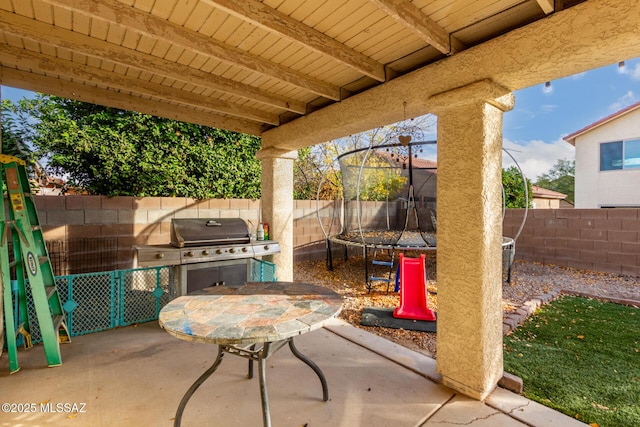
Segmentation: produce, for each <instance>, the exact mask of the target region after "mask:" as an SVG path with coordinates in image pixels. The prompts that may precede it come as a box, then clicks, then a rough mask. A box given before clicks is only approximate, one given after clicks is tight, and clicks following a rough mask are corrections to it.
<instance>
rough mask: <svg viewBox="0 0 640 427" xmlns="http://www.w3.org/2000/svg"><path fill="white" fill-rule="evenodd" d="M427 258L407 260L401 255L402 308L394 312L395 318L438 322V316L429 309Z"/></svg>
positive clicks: (422, 256) (423, 256)
mask: <svg viewBox="0 0 640 427" xmlns="http://www.w3.org/2000/svg"><path fill="white" fill-rule="evenodd" d="M425 258H426V257H425V255H424V254H422V255H420V258H405V257H404V254H400V307H397V308H396V309H395V310H394V311H393V317H398V318H401V319H413V320H429V321H433V320H436V315H435V314H434V313H433V311H431V310H429V309H428V308H427V293H426V292H427V291H426V289H427V275H426V274H427V273H426V271H427V270H426V269H425Z"/></svg>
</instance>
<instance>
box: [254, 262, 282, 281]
mask: <svg viewBox="0 0 640 427" xmlns="http://www.w3.org/2000/svg"><path fill="white" fill-rule="evenodd" d="M250 268H251V281H252V282H276V281H277V280H278V279H277V278H276V265H275V264H274V263H272V262H269V261H263V260H261V259H256V258H251V260H250Z"/></svg>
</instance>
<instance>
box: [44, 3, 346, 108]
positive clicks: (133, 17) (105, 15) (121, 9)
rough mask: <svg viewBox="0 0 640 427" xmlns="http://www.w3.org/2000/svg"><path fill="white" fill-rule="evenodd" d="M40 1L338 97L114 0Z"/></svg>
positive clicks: (327, 87) (314, 82)
mask: <svg viewBox="0 0 640 427" xmlns="http://www.w3.org/2000/svg"><path fill="white" fill-rule="evenodd" d="M41 2H42V3H46V4H50V5H54V6H58V7H61V8H63V9H66V10H71V11H73V12H74V13H81V14H84V15H87V16H89V17H91V18H93V19H100V20H103V21H105V22H109V23H111V24H113V25H116V26H118V27H125V28H127V29H128V30H130V31H135V32H137V33H140V34H144V35H146V36H148V37H151V38H154V39H160V40H164V41H166V42H167V43H169V44H171V45H172V46H177V47H181V48H184V49H187V50H189V51H191V52H198V53H200V54H202V55H206V56H210V57H213V58H216V59H218V60H219V61H222V62H224V63H227V64H229V65H232V66H237V67H241V68H244V69H246V70H250V71H254V72H256V73H260V74H263V75H266V76H269V77H271V78H274V79H277V80H280V81H283V82H287V83H289V84H292V85H294V86H297V87H299V88H303V89H305V90H307V91H309V92H312V93H315V94H316V95H320V96H323V97H325V98H328V99H331V100H334V101H339V100H340V88H338V87H336V86H334V85H332V84H329V83H326V82H323V81H321V80H318V79H315V78H312V77H309V76H307V75H304V74H302V73H300V72H297V71H294V70H291V69H290V68H287V67H284V66H282V65H280V64H276V63H273V62H270V61H268V60H265V59H263V58H260V57H259V56H257V55H253V54H250V53H247V52H245V51H243V50H240V49H238V48H235V47H232V46H229V45H226V44H224V43H222V42H220V41H218V40H216V39H214V38H212V37H208V36H205V35H203V34H200V33H197V32H195V31H191V30H189V29H187V28H185V27H182V26H180V25H177V24H174V23H171V22H168V21H167V20H164V19H160V18H158V17H156V16H153V15H151V14H149V13H146V12H144V11H142V10H140V9H136V8H134V7H131V6H127V5H126V4H124V3H121V2H119V1H117V0H100V1H95V0H41Z"/></svg>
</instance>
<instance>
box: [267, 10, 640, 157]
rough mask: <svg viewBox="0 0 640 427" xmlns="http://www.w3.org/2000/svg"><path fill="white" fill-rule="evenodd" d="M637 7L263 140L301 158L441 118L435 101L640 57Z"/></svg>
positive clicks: (548, 31) (493, 50)
mask: <svg viewBox="0 0 640 427" xmlns="http://www.w3.org/2000/svg"><path fill="white" fill-rule="evenodd" d="M638 16H640V2H638V1H636V0H617V1H608V0H589V1H586V2H584V3H580V4H578V5H576V6H573V7H571V8H569V9H566V10H564V11H562V12H556V13H555V14H553V15H551V16H549V17H548V18H546V19H543V20H540V21H536V22H534V23H532V24H529V25H527V26H525V27H522V28H519V29H516V30H514V31H512V32H510V33H507V34H505V35H503V36H501V37H498V38H495V39H493V40H490V41H488V42H486V43H483V44H481V45H478V46H474V47H473V48H470V49H467V50H465V51H462V52H460V53H458V54H456V55H452V56H451V57H449V58H445V59H443V60H441V61H439V62H436V63H434V64H431V65H428V66H426V67H423V68H421V69H419V70H416V71H414V72H412V73H409V74H407V75H404V76H401V77H398V78H397V79H394V80H391V81H389V82H387V83H384V84H381V85H380V86H377V87H375V88H372V89H370V90H368V91H366V92H363V93H360V94H357V95H354V96H352V97H350V98H347V99H345V100H343V101H342V102H340V103H337V104H333V105H330V106H328V107H326V108H323V109H322V110H318V111H316V112H313V113H311V114H309V115H306V116H303V117H301V118H299V119H296V120H294V121H292V122H289V123H286V124H284V125H281V126H279V127H278V128H275V129H271V130H268V131H266V132H265V133H263V139H262V142H263V146H264V147H270V146H275V147H279V148H282V149H287V150H293V149H298V148H301V147H305V146H310V145H314V144H318V143H321V142H325V141H329V140H332V139H336V138H340V137H343V136H346V135H351V134H354V133H358V132H362V131H365V130H368V129H372V128H375V127H379V126H382V125H386V124H390V123H394V122H398V121H400V120H402V119H403V118H405V112H404V109H403V103H404V102H406V103H407V104H406V117H417V116H420V115H424V114H427V113H432V112H434V108H433V105H432V104H431V102H430V97H431V96H432V95H434V94H437V93H441V92H446V91H448V90H452V89H455V88H458V87H462V86H466V85H468V84H471V83H473V82H476V81H479V80H483V79H489V80H491V81H493V82H494V83H497V84H498V85H501V86H503V87H504V88H506V89H508V90H511V91H516V90H518V89H523V88H526V87H529V86H532V85H536V84H540V83H542V82H545V81H550V80H555V79H559V78H562V77H566V76H570V75H572V74H576V73H579V72H583V71H587V70H590V69H593V68H597V67H602V66H605V65H608V64H612V63H615V62H618V61H619V60H620V59H624V58H634V57H638V56H640V43H639V42H638V40H639V39H640V31H639V30H638V20H637V17H638Z"/></svg>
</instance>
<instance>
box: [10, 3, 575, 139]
mask: <svg viewBox="0 0 640 427" xmlns="http://www.w3.org/2000/svg"><path fill="white" fill-rule="evenodd" d="M581 2H582V0H564V1H558V0H555V1H554V0H263V1H258V0H242V1H240V0H99V1H94V0H0V82H1V83H2V84H4V85H8V86H14V87H18V88H23V89H28V90H34V91H39V92H43V93H48V94H53V95H59V96H64V97H68V98H73V99H78V100H81V101H87V102H92V103H96V104H102V105H106V106H111V107H116V108H121V109H129V110H136V111H139V112H143V113H148V114H154V115H158V116H162V117H168V118H173V119H177V120H183V121H189V122H196V123H200V124H203V125H208V126H213V127H219V128H224V129H230V130H235V131H239V132H245V133H249V134H254V135H261V134H263V133H264V132H265V131H268V130H270V129H273V128H277V127H279V126H282V125H283V124H286V123H288V122H292V121H295V120H297V119H299V118H301V117H303V116H305V115H309V114H310V113H312V112H314V111H318V110H321V109H324V108H326V107H328V106H331V105H334V104H336V103H341V102H342V101H344V100H345V99H347V98H349V97H352V96H354V95H356V94H358V93H361V92H365V91H368V90H370V89H372V88H374V87H376V86H380V85H383V84H385V83H386V82H389V81H391V80H394V79H397V78H398V77H401V76H403V75H405V74H408V73H411V72H412V71H415V70H417V69H420V68H422V67H425V66H427V65H429V64H432V63H435V62H438V61H441V60H443V59H445V58H448V57H452V56H456V55H458V54H460V52H463V51H465V50H466V49H469V48H471V47H473V46H476V45H479V44H482V43H485V42H487V41H489V40H491V39H494V38H496V37H498V36H500V35H502V34H505V33H508V32H510V31H513V30H514V29H517V28H519V27H522V26H526V25H528V24H530V23H532V22H534V21H537V20H540V19H542V18H544V17H545V16H547V15H548V14H554V13H556V12H559V11H560V10H563V9H565V8H568V7H570V6H573V5H575V4H577V3H581Z"/></svg>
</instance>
